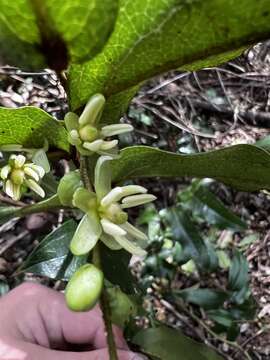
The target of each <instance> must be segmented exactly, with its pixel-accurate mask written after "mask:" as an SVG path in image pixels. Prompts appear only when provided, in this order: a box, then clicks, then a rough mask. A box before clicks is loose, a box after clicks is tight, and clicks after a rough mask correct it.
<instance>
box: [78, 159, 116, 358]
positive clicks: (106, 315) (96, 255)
mask: <svg viewBox="0 0 270 360" xmlns="http://www.w3.org/2000/svg"><path fill="white" fill-rule="evenodd" d="M80 165H81V166H80V172H81V177H82V181H83V183H84V186H85V187H86V189H87V190H89V191H93V189H92V185H91V182H90V179H89V176H88V168H87V161H86V158H85V157H84V156H81V158H80ZM92 261H93V264H94V265H95V266H96V267H98V268H99V269H101V270H102V264H101V261H100V250H99V244H98V243H97V244H96V246H95V247H94V249H93V259H92ZM100 308H101V310H102V314H103V321H104V325H105V331H106V338H107V345H108V351H109V357H110V360H118V356H117V351H116V345H115V340H114V334H113V327H112V321H111V309H110V306H109V301H108V293H107V290H106V287H105V286H104V287H103V291H102V294H101V296H100Z"/></svg>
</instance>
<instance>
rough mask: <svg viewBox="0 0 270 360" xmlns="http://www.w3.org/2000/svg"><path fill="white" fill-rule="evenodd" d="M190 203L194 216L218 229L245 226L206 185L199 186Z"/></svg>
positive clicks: (237, 228)
mask: <svg viewBox="0 0 270 360" xmlns="http://www.w3.org/2000/svg"><path fill="white" fill-rule="evenodd" d="M190 205H191V207H192V212H193V214H194V215H195V216H196V215H198V216H200V217H202V218H203V219H205V221H207V223H209V224H211V225H215V226H217V227H218V228H220V229H231V230H235V231H240V230H244V229H245V228H246V227H247V225H246V224H245V223H244V221H242V220H241V219H240V218H239V217H238V216H237V215H235V214H234V213H233V212H232V211H230V210H229V209H227V208H226V207H225V206H224V205H223V203H222V202H221V201H220V200H219V199H218V198H217V197H216V196H215V195H214V194H213V193H212V192H211V191H209V190H208V189H207V188H206V186H199V188H198V189H197V190H196V191H195V192H194V196H193V198H192V201H191V204H190Z"/></svg>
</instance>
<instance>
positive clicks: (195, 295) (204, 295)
mask: <svg viewBox="0 0 270 360" xmlns="http://www.w3.org/2000/svg"><path fill="white" fill-rule="evenodd" d="M173 294H174V295H175V296H176V297H181V298H182V299H183V300H184V301H187V302H189V303H191V304H194V305H198V306H200V307H202V308H204V309H206V310H210V309H217V308H219V307H221V306H222V305H223V304H224V302H225V300H227V299H228V297H229V294H228V293H226V292H225V291H219V290H211V289H194V288H190V289H184V290H176V291H174V292H173Z"/></svg>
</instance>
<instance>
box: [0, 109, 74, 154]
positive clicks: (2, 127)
mask: <svg viewBox="0 0 270 360" xmlns="http://www.w3.org/2000/svg"><path fill="white" fill-rule="evenodd" d="M45 139H47V141H48V143H49V144H50V145H51V146H52V147H56V148H59V149H62V150H65V151H68V150H69V144H68V141H67V133H66V130H65V128H64V127H63V126H62V124H61V122H59V121H57V120H55V119H54V118H53V117H52V116H50V115H49V114H47V113H46V112H45V111H43V110H41V109H38V108H35V107H32V106H26V107H22V108H19V109H6V108H0V145H7V144H20V145H23V146H24V147H29V148H31V147H34V148H39V147H43V146H44V141H45Z"/></svg>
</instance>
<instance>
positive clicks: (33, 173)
mask: <svg viewBox="0 0 270 360" xmlns="http://www.w3.org/2000/svg"><path fill="white" fill-rule="evenodd" d="M23 170H24V173H25V174H26V175H28V176H30V177H31V178H33V179H34V180H36V181H39V174H38V173H37V172H36V171H35V170H33V169H31V167H29V166H27V165H26V166H24V168H23Z"/></svg>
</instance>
